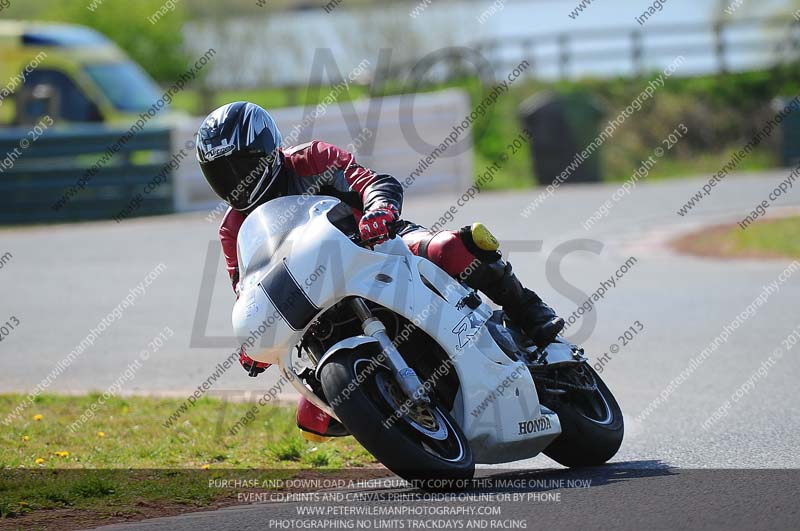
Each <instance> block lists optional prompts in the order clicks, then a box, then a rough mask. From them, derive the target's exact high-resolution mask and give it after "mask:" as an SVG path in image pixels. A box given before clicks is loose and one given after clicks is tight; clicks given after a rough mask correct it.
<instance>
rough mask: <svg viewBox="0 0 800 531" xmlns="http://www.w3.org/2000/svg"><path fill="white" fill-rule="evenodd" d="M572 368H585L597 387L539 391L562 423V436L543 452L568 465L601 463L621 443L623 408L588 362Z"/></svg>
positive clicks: (577, 465)
mask: <svg viewBox="0 0 800 531" xmlns="http://www.w3.org/2000/svg"><path fill="white" fill-rule="evenodd" d="M573 370H580V371H587V372H585V373H583V374H584V375H587V374H588V375H589V376H590V377H591V378H592V379H593V380H594V382H596V390H595V391H593V392H588V391H582V390H568V391H567V392H566V393H563V394H554V393H548V392H547V391H544V392H540V396H539V400H540V401H541V403H542V404H543V405H545V406H546V407H548V408H550V409H552V410H553V411H554V412H555V413H556V414H557V415H558V419H559V421H560V422H561V435H559V436H558V437H557V438H556V439H555V441H553V442H552V443H551V444H550V446H548V447H547V448H546V449H545V450H544V454H545V455H547V456H548V457H549V458H551V459H553V460H554V461H557V462H558V463H560V464H562V465H564V466H567V467H571V468H576V467H584V466H596V465H602V464H603V463H605V462H607V461H608V460H609V459H611V458H612V457H614V455H616V453H617V451H618V450H619V447H620V445H622V438H623V435H624V432H625V426H624V422H623V419H622V410H621V409H620V407H619V404H617V401H616V399H615V398H614V395H612V394H611V391H610V390H609V389H608V386H606V384H605V382H603V380H602V379H601V378H600V376H598V375H597V373H596V372H595V371H594V369H592V367H591V366H590V365H589V364H587V363H583V364H581V366H580V368H576V369H573ZM534 379H535V376H534ZM537 387H539V386H537Z"/></svg>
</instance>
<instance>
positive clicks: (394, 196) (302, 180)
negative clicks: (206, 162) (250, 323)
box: [219, 140, 403, 289]
mask: <svg viewBox="0 0 800 531" xmlns="http://www.w3.org/2000/svg"><path fill="white" fill-rule="evenodd" d="M282 152H283V155H284V164H283V169H282V172H284V174H285V175H284V176H285V177H286V182H287V191H286V195H302V194H303V193H306V192H308V193H311V194H314V195H329V196H333V197H336V198H337V199H339V200H341V201H342V202H343V203H345V204H347V205H349V206H350V207H351V208H352V209H353V216H354V217H355V219H356V221H358V220H359V219H361V215H362V213H363V212H365V211H367V210H371V209H373V208H374V207H377V206H378V205H384V204H392V205H394V206H395V207H396V208H397V210H398V212H399V211H401V209H402V206H403V187H402V186H401V185H400V183H399V182H397V180H396V179H395V178H394V177H392V176H391V175H381V174H377V173H375V172H374V171H372V170H370V169H367V168H365V167H363V166H361V165H359V164H358V163H357V162H356V159H355V157H354V156H353V154H352V153H349V152H347V151H345V150H343V149H341V148H338V147H336V146H333V145H331V144H327V143H325V142H320V141H317V140H315V141H312V142H309V143H307V144H301V145H299V146H294V147H291V148H288V149H285V150H282ZM244 218H245V215H244V214H242V213H241V212H239V211H238V210H234V209H232V208H228V211H227V212H226V213H225V216H224V217H223V218H222V225H220V228H219V239H220V241H222V252H223V253H224V254H225V263H226V264H227V268H228V274H229V275H230V277H231V282H232V283H233V287H234V289H236V284H237V283H238V282H239V261H238V257H237V255H236V237H237V236H238V234H239V228H240V227H241V226H242V223H243V222H244Z"/></svg>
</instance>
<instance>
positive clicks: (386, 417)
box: [320, 347, 475, 488]
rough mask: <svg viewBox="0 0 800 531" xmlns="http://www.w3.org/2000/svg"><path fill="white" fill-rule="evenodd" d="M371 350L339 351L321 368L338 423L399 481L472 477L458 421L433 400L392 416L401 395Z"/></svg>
mask: <svg viewBox="0 0 800 531" xmlns="http://www.w3.org/2000/svg"><path fill="white" fill-rule="evenodd" d="M370 350H373V349H370V348H369V347H366V348H363V347H362V348H360V349H356V350H350V351H346V352H342V353H340V354H338V355H336V356H335V357H334V359H332V360H330V361H328V362H327V363H326V364H325V365H324V366H323V367H322V370H321V371H320V381H321V383H322V388H323V390H324V391H325V396H326V397H327V398H328V402H329V403H330V404H331V407H332V408H333V410H334V411H335V412H336V415H337V416H338V417H339V419H341V421H342V424H344V425H345V427H346V428H347V429H348V430H349V431H350V433H351V434H352V435H353V437H355V438H356V440H357V441H358V442H359V443H361V445H362V446H364V448H366V449H367V450H368V451H369V452H370V453H371V454H372V455H374V456H375V457H376V458H377V459H378V461H380V462H381V463H383V464H384V466H386V468H388V469H389V470H391V471H392V472H394V473H395V474H397V475H398V476H400V477H402V478H403V479H406V480H408V481H420V480H423V485H428V488H430V486H431V485H432V483H430V482H428V480H447V481H444V482H442V484H443V485H444V486H445V488H446V486H447V485H457V483H458V482H459V480H468V479H471V478H472V476H473V474H474V472H475V461H474V458H473V455H472V450H471V449H470V447H469V443H468V442H467V439H466V437H465V436H464V434H463V433H462V431H461V428H459V426H458V424H456V422H455V421H454V420H453V418H452V417H451V416H450V414H449V413H448V412H447V411H446V410H444V409H443V408H442V407H441V406H439V405H437V404H436V403H435V401H434V402H433V403H432V405H430V406H424V407H423V406H415V407H413V408H412V410H410V411H408V412H406V413H404V414H402V415H400V414H396V413H395V412H396V411H399V410H400V406H401V405H402V404H403V402H404V398H405V397H404V396H403V395H402V393H400V392H399V388H398V386H397V384H396V383H394V378H393V375H392V373H391V371H390V370H389V369H388V368H387V367H385V366H384V365H381V364H378V363H376V362H374V361H373V355H372V354H371V353H370ZM359 382H360V383H359ZM390 419H391V421H390ZM442 484H438V486H434V487H433V488H441V486H442Z"/></svg>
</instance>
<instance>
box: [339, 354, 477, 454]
mask: <svg viewBox="0 0 800 531" xmlns="http://www.w3.org/2000/svg"><path fill="white" fill-rule="evenodd" d="M362 363H366V364H371V365H374V361H372V360H368V359H363V358H359V359H357V360H356V361H355V362H354V364H353V369H354V370H355V374H359V373H358V367H359V365H361V364H362ZM374 373H375V374H374V375H373V376H374V377H373V378H370V379H368V380H366V381H365V382H364V383H365V384H369V385H368V392H369V394H370V395H372V396H373V398H374V399H376V403H377V404H380V405H381V406H382V407H381V408H380V409H382V410H383V411H384V412H385V413H388V414H387V417H389V418H397V415H398V414H400V415H401V416H400V417H399V419H398V422H395V426H397V428H398V429H400V430H402V431H403V432H404V433H406V434H407V435H408V436H409V437H410V438H411V439H412V440H413V441H414V442H415V443H417V444H418V445H419V446H420V447H421V448H422V449H423V450H424V451H425V452H427V453H429V454H431V455H433V456H434V457H436V458H438V459H441V460H442V461H447V462H451V463H456V462H459V461H461V460H462V459H463V458H464V455H465V449H464V445H463V444H462V441H461V437H459V435H458V433H457V432H456V430H455V429H454V427H453V425H452V424H451V422H450V420H449V419H448V418H447V416H445V415H443V414H442V412H441V410H440V408H439V406H415V407H414V408H412V409H413V410H409V414H405V413H402V414H401V413H400V411H401V406H402V404H403V403H404V402H405V401H406V397H405V395H404V394H403V393H402V392H401V391H400V389H399V386H398V385H397V383H396V382H395V381H394V378H392V375H391V373H390V371H389V369H388V368H387V367H385V366H383V365H378V368H377V369H375V370H374ZM401 421H402V422H401Z"/></svg>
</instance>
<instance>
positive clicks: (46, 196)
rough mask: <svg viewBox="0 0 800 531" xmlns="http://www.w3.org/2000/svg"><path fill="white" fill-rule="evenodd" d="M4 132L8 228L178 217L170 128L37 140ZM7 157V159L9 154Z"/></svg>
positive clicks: (1, 193) (56, 134)
mask: <svg viewBox="0 0 800 531" xmlns="http://www.w3.org/2000/svg"><path fill="white" fill-rule="evenodd" d="M30 133H31V132H30V131H29V130H27V129H24V128H13V129H0V156H2V157H3V160H2V163H1V164H0V223H2V224H10V223H37V222H52V221H76V220H91V219H113V218H117V219H120V220H121V219H125V218H127V217H129V216H134V215H135V216H141V215H147V214H163V213H168V212H173V211H174V206H173V197H172V177H171V173H172V172H171V170H170V167H169V164H168V161H169V160H170V130H169V129H164V128H158V129H157V128H145V129H144V130H142V131H139V132H137V133H135V134H134V133H133V132H131V131H127V130H119V129H111V128H108V127H105V126H80V127H72V128H69V129H64V130H58V129H51V130H48V131H45V132H44V133H43V134H42V135H41V136H40V137H38V138H35V139H32V138H31V134H30ZM3 153H5V155H2V154H3Z"/></svg>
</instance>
